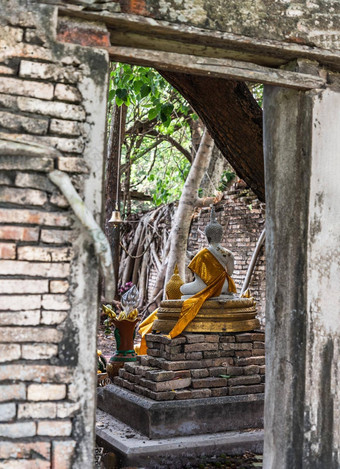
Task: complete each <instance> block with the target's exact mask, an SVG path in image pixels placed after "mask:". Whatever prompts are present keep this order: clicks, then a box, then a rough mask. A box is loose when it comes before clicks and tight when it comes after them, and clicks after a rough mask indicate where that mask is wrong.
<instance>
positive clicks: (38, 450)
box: [0, 441, 51, 467]
mask: <svg viewBox="0 0 340 469" xmlns="http://www.w3.org/2000/svg"><path fill="white" fill-rule="evenodd" d="M50 448H51V443H50V442H47V441H46V442H45V441H37V442H30V443H21V442H19V441H15V442H12V441H0V454H1V457H2V458H3V459H20V460H21V461H19V462H23V461H22V460H23V459H28V458H30V457H31V454H32V452H34V454H36V455H37V456H38V457H41V458H44V459H47V460H48V461H49V460H50V454H51V451H50ZM19 467H20V466H19Z"/></svg>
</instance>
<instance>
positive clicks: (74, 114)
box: [17, 97, 86, 122]
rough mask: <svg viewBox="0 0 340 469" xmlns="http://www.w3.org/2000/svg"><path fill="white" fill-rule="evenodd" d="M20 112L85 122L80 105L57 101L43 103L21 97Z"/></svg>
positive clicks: (19, 99) (18, 101) (19, 100)
mask: <svg viewBox="0 0 340 469" xmlns="http://www.w3.org/2000/svg"><path fill="white" fill-rule="evenodd" d="M17 103H18V108H19V110H20V111H24V112H31V113H36V114H41V115H43V116H51V117H59V118H61V119H63V118H64V119H68V120H73V121H81V122H82V121H84V120H85V117H86V115H85V111H84V109H83V107H82V106H79V105H78V104H68V103H62V102H57V101H43V100H40V99H35V98H26V97H25V98H24V97H19V98H18V99H17Z"/></svg>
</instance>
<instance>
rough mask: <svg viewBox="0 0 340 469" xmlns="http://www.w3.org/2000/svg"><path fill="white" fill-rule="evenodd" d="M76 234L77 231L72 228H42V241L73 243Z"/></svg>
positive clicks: (48, 242)
mask: <svg viewBox="0 0 340 469" xmlns="http://www.w3.org/2000/svg"><path fill="white" fill-rule="evenodd" d="M75 234H76V232H75V231H71V230H68V231H65V230H41V241H42V242H43V243H47V244H65V243H71V242H72V240H73V239H74V237H75Z"/></svg>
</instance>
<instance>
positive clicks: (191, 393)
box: [175, 389, 211, 400]
mask: <svg viewBox="0 0 340 469" xmlns="http://www.w3.org/2000/svg"><path fill="white" fill-rule="evenodd" d="M210 396H211V389H183V390H179V391H175V399H178V400H184V399H202V398H205V397H210Z"/></svg>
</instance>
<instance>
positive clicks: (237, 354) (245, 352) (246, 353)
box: [235, 350, 252, 357]
mask: <svg viewBox="0 0 340 469" xmlns="http://www.w3.org/2000/svg"><path fill="white" fill-rule="evenodd" d="M251 356H252V350H235V357H251Z"/></svg>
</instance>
